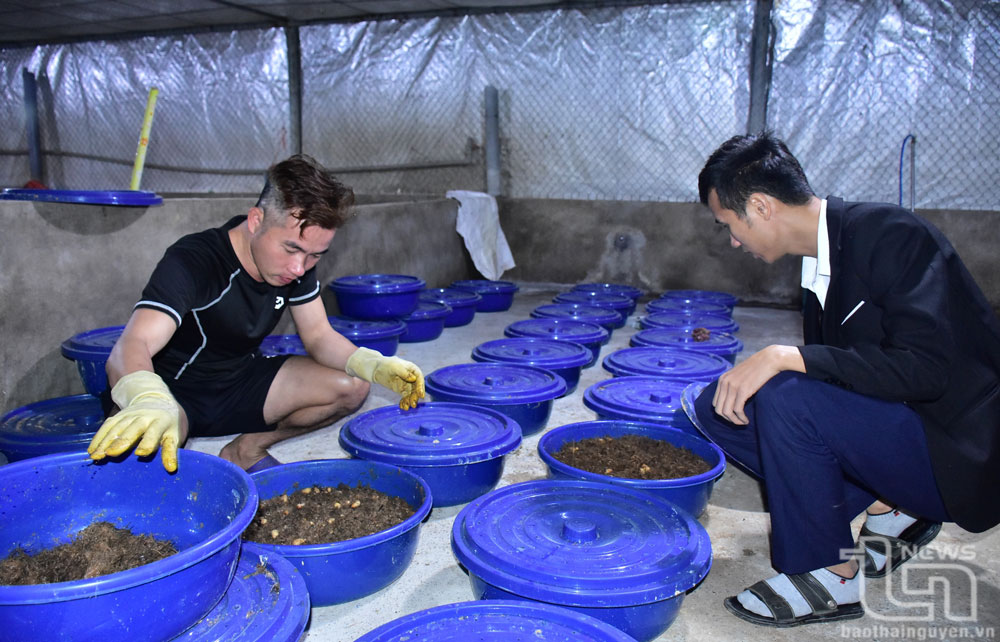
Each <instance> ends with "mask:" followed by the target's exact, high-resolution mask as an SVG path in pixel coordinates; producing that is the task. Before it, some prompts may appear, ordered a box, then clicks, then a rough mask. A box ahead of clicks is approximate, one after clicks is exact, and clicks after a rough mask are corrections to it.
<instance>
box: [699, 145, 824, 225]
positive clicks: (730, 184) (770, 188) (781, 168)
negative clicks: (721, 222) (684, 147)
mask: <svg viewBox="0 0 1000 642" xmlns="http://www.w3.org/2000/svg"><path fill="white" fill-rule="evenodd" d="M713 189H714V190H715V193H716V195H717V196H718V198H719V204H720V205H722V207H723V208H724V209H727V210H733V211H734V212H736V214H737V216H739V217H740V218H743V217H745V216H746V204H747V201H748V200H749V199H750V195H751V194H753V193H755V192H760V193H763V194H767V195H768V196H773V197H774V198H776V199H778V200H779V201H781V202H783V203H785V204H787V205H804V204H806V203H807V202H809V199H810V198H812V197H813V196H815V194H814V193H813V191H812V188H811V187H809V181H808V180H807V179H806V175H805V172H803V171H802V166H801V165H799V161H798V160H796V159H795V157H794V156H792V153H791V152H790V151H788V146H787V145H785V143H784V142H782V141H781V140H779V139H778V138H776V137H775V136H774V135H773V134H772V133H771V132H768V131H765V132H761V133H760V134H749V135H745V136H733V137H732V138H730V139H729V140H727V141H726V142H724V143H722V145H720V146H719V148H718V149H717V150H715V151H714V152H712V155H711V156H709V157H708V161H706V162H705V167H703V168H702V170H701V173H700V174H698V196H699V197H700V198H701V202H702V203H703V204H704V205H708V195H709V193H710V192H711V191H712V190H713Z"/></svg>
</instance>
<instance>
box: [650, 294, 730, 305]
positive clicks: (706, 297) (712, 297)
mask: <svg viewBox="0 0 1000 642" xmlns="http://www.w3.org/2000/svg"><path fill="white" fill-rule="evenodd" d="M660 298H661V299H681V300H684V301H715V302H716V303H722V304H723V305H726V306H728V307H729V308H732V307H733V306H735V305H736V304H737V303H739V299H737V298H736V297H735V296H734V295H732V294H730V293H728V292H717V291H715V290H667V291H666V292H664V293H663V294H662V295H661V296H660Z"/></svg>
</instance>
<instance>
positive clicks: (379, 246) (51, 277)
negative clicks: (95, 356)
mask: <svg viewBox="0 0 1000 642" xmlns="http://www.w3.org/2000/svg"><path fill="white" fill-rule="evenodd" d="M252 205H253V199H252V198H249V197H248V198H201V199H168V200H165V201H164V203H163V205H162V206H157V207H151V208H148V209H144V208H126V207H99V206H91V205H66V204H53V203H29V202H20V201H0V229H2V230H3V240H2V242H0V300H2V301H3V307H4V310H3V314H2V315H0V363H2V364H3V368H2V370H0V412H2V413H6V412H8V411H10V410H13V409H14V408H18V407H20V406H23V405H25V404H27V403H31V402H34V401H39V400H42V399H51V398H53V397H59V396H64V395H70V394H79V393H82V392H84V390H83V385H82V383H81V381H80V378H79V375H78V374H77V371H76V366H75V364H74V363H73V362H71V361H69V360H67V359H65V358H63V357H62V356H61V354H60V352H59V346H60V344H61V343H62V342H63V341H64V340H65V339H67V338H69V337H71V336H72V335H74V334H76V333H78V332H83V331H86V330H92V329H96V328H103V327H107V326H111V325H120V324H123V323H125V321H127V320H128V317H129V314H130V313H131V310H132V306H133V305H134V304H135V302H136V301H137V300H138V297H139V294H140V292H141V291H142V288H143V286H144V285H145V283H146V280H147V279H148V277H149V273H150V272H151V271H152V269H153V267H154V266H155V265H156V262H157V261H158V260H159V259H160V257H161V256H162V254H163V251H164V250H165V249H166V247H167V246H168V245H170V243H172V242H173V241H174V240H176V239H177V238H178V237H180V236H182V235H184V234H187V233H190V232H196V231H199V230H202V229H206V228H209V227H214V226H218V225H221V224H222V223H224V222H225V221H226V220H228V219H229V217H231V216H234V215H236V214H241V213H244V212H246V210H247V209H248V208H249V207H250V206H252ZM456 214H457V204H456V203H455V202H454V201H450V200H444V199H439V200H435V201H425V202H417V203H389V204H368V205H359V206H358V207H357V208H356V209H355V216H354V217H353V218H352V219H351V220H349V221H348V222H347V223H346V224H345V225H344V226H343V228H342V229H340V230H339V231H338V233H337V236H336V237H335V238H334V241H333V246H332V251H331V252H330V253H329V254H328V255H326V256H324V258H323V259H322V261H321V262H320V266H319V272H320V277H321V282H322V283H324V284H325V283H328V282H329V281H332V280H333V279H334V278H336V277H338V276H342V275H346V274H358V273H367V272H386V273H399V274H412V275H416V276H420V277H421V278H423V279H424V280H426V281H427V283H428V287H441V286H444V285H447V284H449V283H451V282H452V281H454V280H456V279H464V278H472V277H474V276H476V274H475V271H474V268H473V267H472V263H471V260H470V259H469V257H468V254H467V253H466V252H465V250H464V246H463V244H462V239H461V237H460V236H459V235H458V233H457V232H455V217H456ZM323 296H324V302H326V303H327V304H328V310H329V311H330V313H331V314H334V313H336V311H337V310H336V303H335V301H334V299H333V297H332V295H331V294H330V293H329V292H328V291H325V292H324V295H323ZM291 327H292V326H291V319H290V315H286V318H285V320H284V321H283V322H282V324H281V325H279V329H278V331H279V332H291V331H292V330H291V329H290V328H291Z"/></svg>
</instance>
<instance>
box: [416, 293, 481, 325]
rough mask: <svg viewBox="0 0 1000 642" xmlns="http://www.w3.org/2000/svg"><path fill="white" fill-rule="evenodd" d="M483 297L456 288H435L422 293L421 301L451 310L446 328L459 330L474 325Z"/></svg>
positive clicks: (445, 321)
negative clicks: (438, 304) (444, 306)
mask: <svg viewBox="0 0 1000 642" xmlns="http://www.w3.org/2000/svg"><path fill="white" fill-rule="evenodd" d="M482 299H483V297H481V296H479V295H478V294H476V293H475V292H468V291H466V290H456V289H455V288H434V289H431V290H424V291H423V292H421V293H420V300H421V301H430V302H432V303H443V304H445V305H447V306H448V307H449V308H451V314H449V315H448V316H446V317H445V318H444V327H446V328H457V327H458V326H462V325H468V324H469V323H472V319H474V318H475V316H476V306H477V305H479V302H480V301H482Z"/></svg>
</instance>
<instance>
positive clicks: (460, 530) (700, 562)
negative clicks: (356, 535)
mask: <svg viewBox="0 0 1000 642" xmlns="http://www.w3.org/2000/svg"><path fill="white" fill-rule="evenodd" d="M451 548H452V552H454V554H455V557H456V558H457V559H458V561H459V562H460V563H461V564H462V565H463V566H464V567H465V568H466V569H467V570H468V571H469V580H470V581H471V583H472V592H473V595H474V596H475V597H477V598H479V599H486V600H494V599H520V600H531V601H535V602H542V603H546V604H551V605H557V606H561V607H564V608H568V609H570V610H572V611H575V612H577V613H583V614H584V615H589V616H592V617H596V618H597V619H599V620H601V621H603V622H605V623H607V624H610V625H611V626H614V627H616V628H618V629H619V630H621V631H623V632H624V633H626V634H628V635H631V636H632V637H634V638H635V639H636V640H643V641H646V640H652V639H653V638H655V637H657V636H658V635H660V634H661V633H663V631H665V630H666V629H667V628H668V627H669V626H670V624H671V623H672V622H673V620H674V618H675V617H677V614H678V611H679V609H680V607H681V603H682V601H683V599H684V596H685V594H686V592H687V591H688V590H690V589H692V588H693V587H695V586H696V585H697V584H698V583H699V582H700V581H701V580H702V579H703V578H704V577H705V575H707V574H708V571H709V568H710V567H711V564H712V547H711V543H710V541H709V538H708V533H707V532H706V531H705V529H704V527H703V526H702V525H701V524H699V523H698V521H697V520H696V519H695V518H694V517H692V516H691V514H690V513H688V512H687V511H685V510H683V509H681V508H679V507H678V506H677V505H676V504H673V503H672V502H670V501H667V500H665V499H663V498H661V497H658V496H656V495H653V494H651V493H647V492H644V491H638V490H634V489H631V488H627V487H625V486H619V485H615V484H606V483H600V482H591V481H583V480H570V479H546V480H535V481H527V482H522V483H518V484H511V485H509V486H504V487H501V488H498V489H497V490H494V491H493V492H491V493H487V494H486V495H483V496H482V497H480V498H478V499H476V500H474V501H472V502H470V503H469V504H468V505H467V506H466V507H465V508H463V509H462V510H461V512H460V513H459V514H458V515H457V516H456V517H455V522H454V524H453V526H452V531H451ZM526 639H534V638H533V637H528V636H526Z"/></svg>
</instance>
